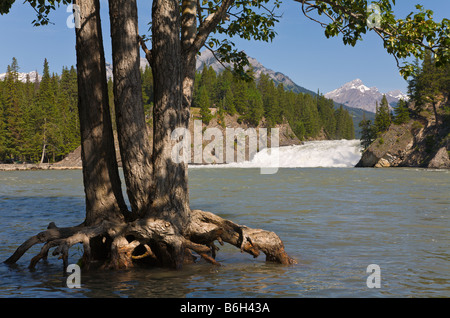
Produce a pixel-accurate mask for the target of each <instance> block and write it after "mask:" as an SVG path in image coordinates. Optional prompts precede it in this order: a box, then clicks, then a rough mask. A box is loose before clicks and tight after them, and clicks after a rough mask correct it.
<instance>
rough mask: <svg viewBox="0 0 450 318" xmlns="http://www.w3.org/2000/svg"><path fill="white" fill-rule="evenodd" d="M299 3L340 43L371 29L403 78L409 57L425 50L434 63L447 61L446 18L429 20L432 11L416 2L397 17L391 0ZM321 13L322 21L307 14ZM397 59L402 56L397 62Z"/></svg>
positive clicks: (449, 27) (449, 28)
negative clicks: (409, 11) (404, 15)
mask: <svg viewBox="0 0 450 318" xmlns="http://www.w3.org/2000/svg"><path fill="white" fill-rule="evenodd" d="M295 1H297V2H300V3H301V5H302V10H303V13H304V14H305V15H306V16H307V17H309V18H310V19H311V20H314V21H316V22H318V23H320V24H321V25H322V26H323V27H324V29H325V36H326V37H335V36H339V35H342V39H343V42H344V44H349V45H352V46H355V45H356V43H357V42H358V41H360V40H362V35H363V34H365V33H367V32H368V31H371V30H372V31H373V32H375V33H376V34H378V35H379V36H380V38H381V39H382V40H383V45H384V48H385V49H386V51H387V52H388V53H389V54H392V55H393V56H394V58H395V59H396V61H397V65H398V67H399V69H400V73H401V75H402V76H403V77H404V78H405V79H407V78H408V77H410V76H412V75H414V72H415V69H414V65H413V64H411V63H409V62H407V59H408V58H410V57H415V58H418V59H421V60H422V59H424V57H425V54H426V52H431V53H432V54H433V55H434V56H435V59H434V62H435V65H436V66H441V65H445V64H447V63H449V62H450V50H449V48H450V20H449V19H447V18H444V19H442V21H441V22H437V21H434V20H433V11H431V10H427V9H425V8H424V7H423V6H421V5H416V10H417V11H416V12H411V13H409V14H408V15H407V16H406V17H405V18H403V19H399V18H397V17H396V16H395V15H394V6H395V0H378V1H372V2H371V3H370V4H368V3H369V1H365V0H358V1H354V0H295ZM311 12H316V13H317V14H318V15H319V17H320V18H321V17H323V16H325V17H326V18H327V19H326V22H324V21H323V20H322V21H319V20H318V19H317V18H315V17H313V16H312V15H311ZM400 60H404V61H406V62H403V65H400Z"/></svg>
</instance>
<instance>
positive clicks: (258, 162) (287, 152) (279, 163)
mask: <svg viewBox="0 0 450 318" xmlns="http://www.w3.org/2000/svg"><path fill="white" fill-rule="evenodd" d="M276 149H277V148H275V150H276ZM271 151H273V150H271V149H270V148H268V149H263V150H262V151H260V152H258V153H257V154H256V155H255V157H254V158H253V160H252V161H245V162H235V163H228V164H220V165H199V166H193V167H197V168H207V167H209V168H218V167H221V168H262V167H278V168H311V167H336V168H348V167H354V166H355V165H356V164H357V163H358V161H359V159H360V158H361V143H360V141H359V140H324V141H308V142H305V143H304V144H302V145H296V146H287V147H280V148H278V151H273V152H272V153H271Z"/></svg>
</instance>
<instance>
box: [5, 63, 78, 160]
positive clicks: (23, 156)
mask: <svg viewBox="0 0 450 318" xmlns="http://www.w3.org/2000/svg"><path fill="white" fill-rule="evenodd" d="M18 69H19V67H18V62H17V60H16V59H15V58H13V60H12V63H11V65H9V66H8V68H7V74H6V78H5V79H4V81H0V115H1V120H0V122H1V124H0V135H1V136H2V138H0V161H29V162H39V161H40V160H41V158H43V159H44V161H48V162H52V161H57V160H59V159H61V158H62V157H63V156H65V155H66V154H68V153H69V152H71V151H73V150H74V149H75V148H76V147H78V146H79V144H80V133H79V120H78V109H77V102H78V96H77V78H76V70H75V69H74V68H73V67H72V68H70V69H68V68H63V70H62V73H61V75H60V76H59V75H56V74H53V75H50V73H49V66H48V62H47V60H45V61H44V69H43V75H42V79H41V81H40V82H39V80H38V79H37V78H35V79H31V78H29V76H28V77H27V79H26V81H25V82H22V81H19V78H18Z"/></svg>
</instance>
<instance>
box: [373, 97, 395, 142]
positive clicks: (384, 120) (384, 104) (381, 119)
mask: <svg viewBox="0 0 450 318" xmlns="http://www.w3.org/2000/svg"><path fill="white" fill-rule="evenodd" d="M390 124H391V114H390V111H389V103H388V101H387V98H386V95H383V98H382V99H381V104H380V106H378V103H377V107H376V112H375V122H374V125H375V127H374V128H375V131H376V133H377V134H381V133H383V132H385V131H387V130H388V128H389V126H390Z"/></svg>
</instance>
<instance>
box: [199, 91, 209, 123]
mask: <svg viewBox="0 0 450 318" xmlns="http://www.w3.org/2000/svg"><path fill="white" fill-rule="evenodd" d="M198 94H199V96H198V103H199V105H198V106H199V107H200V116H201V118H202V122H203V123H204V124H205V125H208V124H209V122H210V121H211V119H212V117H213V116H212V114H211V111H210V109H209V107H210V105H211V102H210V99H209V94H208V91H207V88H206V86H201V87H200V89H199V93H198Z"/></svg>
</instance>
